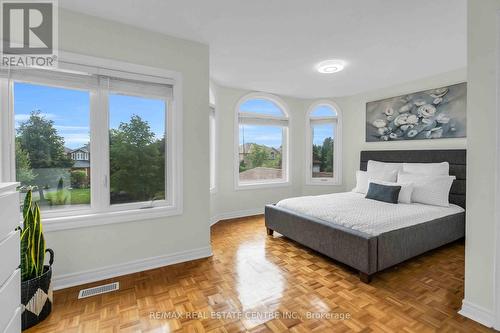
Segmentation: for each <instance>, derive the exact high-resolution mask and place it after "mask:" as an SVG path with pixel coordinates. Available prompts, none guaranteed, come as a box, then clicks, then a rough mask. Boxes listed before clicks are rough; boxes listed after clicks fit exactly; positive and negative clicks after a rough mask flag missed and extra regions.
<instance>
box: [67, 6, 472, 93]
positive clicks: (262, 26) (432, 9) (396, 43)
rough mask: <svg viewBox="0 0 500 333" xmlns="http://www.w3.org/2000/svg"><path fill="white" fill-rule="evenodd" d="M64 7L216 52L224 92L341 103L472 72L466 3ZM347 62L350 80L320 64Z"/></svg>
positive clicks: (213, 60)
mask: <svg viewBox="0 0 500 333" xmlns="http://www.w3.org/2000/svg"><path fill="white" fill-rule="evenodd" d="M59 4H60V6H62V7H65V8H68V9H71V10H74V11H78V12H83V13H87V14H90V15H94V16H98V17H103V18H107V19H111V20H115V21H119V22H123V23H126V24H130V25H134V26H138V27H141V28H145V29H148V30H152V31H157V32H161V33H165V34H168V35H172V36H176V37H181V38H185V39H189V40H195V41H199V42H203V43H206V44H209V45H210V72H211V74H210V75H211V78H212V80H214V81H215V82H216V83H218V84H220V85H223V86H229V87H237V88H244V89H250V90H257V91H265V92H271V93H277V94H283V95H288V96H296V97H307V98H317V97H335V96H345V95H351V94H355V93H359V92H363V91H367V90H371V89H376V88H381V87H386V86H390V85H394V84H398V83H401V82H406V81H411V80H414V79H418V78H423V77H426V76H431V75H434V74H438V73H442V72H446V71H450V70H454V69H459V68H463V67H465V66H466V56H467V55H466V32H467V30H466V0H175V1H174V0H106V1H102V0H100V1H98V0H62V1H60V2H59ZM329 58H340V59H344V60H345V61H347V63H348V65H347V67H346V69H345V70H344V71H343V72H340V73H337V74H333V75H324V74H319V73H317V72H315V70H314V65H315V64H316V63H317V62H319V61H321V60H324V59H329Z"/></svg>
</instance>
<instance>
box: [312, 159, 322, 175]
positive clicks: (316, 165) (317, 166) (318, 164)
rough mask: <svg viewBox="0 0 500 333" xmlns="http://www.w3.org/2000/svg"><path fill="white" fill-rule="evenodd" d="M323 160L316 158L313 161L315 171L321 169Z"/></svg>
mask: <svg viewBox="0 0 500 333" xmlns="http://www.w3.org/2000/svg"><path fill="white" fill-rule="evenodd" d="M320 169H321V161H320V160H314V161H313V173H318V172H320V171H321V170H320Z"/></svg>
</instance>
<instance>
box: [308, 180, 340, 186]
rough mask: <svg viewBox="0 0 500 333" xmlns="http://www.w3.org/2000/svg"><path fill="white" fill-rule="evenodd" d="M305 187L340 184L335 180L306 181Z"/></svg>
mask: <svg viewBox="0 0 500 333" xmlns="http://www.w3.org/2000/svg"><path fill="white" fill-rule="evenodd" d="M306 185H311V186H316V185H319V186H341V185H342V182H341V181H337V180H330V179H328V180H319V179H318V180H308V181H306Z"/></svg>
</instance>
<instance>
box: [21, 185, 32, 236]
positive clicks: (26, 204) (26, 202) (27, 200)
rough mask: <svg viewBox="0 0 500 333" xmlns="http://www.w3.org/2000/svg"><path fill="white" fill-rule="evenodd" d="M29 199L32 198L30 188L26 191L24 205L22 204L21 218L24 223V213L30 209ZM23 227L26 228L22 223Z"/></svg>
mask: <svg viewBox="0 0 500 333" xmlns="http://www.w3.org/2000/svg"><path fill="white" fill-rule="evenodd" d="M31 199H32V193H31V189H29V190H28V192H27V193H26V197H25V198H24V205H23V219H24V222H25V223H26V215H27V214H28V212H29V211H30V210H31ZM24 227H25V228H26V225H24Z"/></svg>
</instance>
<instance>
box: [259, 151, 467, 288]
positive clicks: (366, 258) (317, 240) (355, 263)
mask: <svg viewBox="0 0 500 333" xmlns="http://www.w3.org/2000/svg"><path fill="white" fill-rule="evenodd" d="M368 160H376V161H382V162H409V163H436V162H444V161H447V162H449V163H450V175H454V176H456V180H455V181H454V183H453V185H452V188H451V191H450V202H451V203H454V204H456V205H459V206H461V207H463V208H465V177H466V151H465V150H385V151H362V152H361V161H360V167H361V170H366V165H367V162H368ZM265 220H266V228H267V233H268V235H272V234H273V231H277V232H279V233H280V234H282V235H283V236H285V237H287V238H290V239H292V240H294V241H296V242H298V243H300V244H303V245H305V246H307V247H309V248H311V249H313V250H316V251H318V252H320V253H322V254H324V255H326V256H328V257H330V258H332V259H335V260H337V261H340V262H342V263H344V264H347V265H349V266H351V267H353V268H355V269H357V270H358V271H359V275H360V279H361V280H362V281H363V282H366V283H369V282H370V281H371V277H372V275H373V274H374V273H376V272H379V271H381V270H383V269H385V268H388V267H391V266H394V265H396V264H398V263H401V262H403V261H405V260H407V259H410V258H412V257H415V256H417V255H419V254H422V253H424V252H427V251H429V250H432V249H435V248H437V247H440V246H442V245H445V244H447V243H450V242H453V241H455V240H457V239H460V238H463V237H464V236H465V213H459V214H455V215H451V216H446V217H443V218H439V219H435V220H432V221H429V222H426V223H421V224H417V225H414V226H410V227H405V228H401V229H397V230H392V231H389V232H385V233H383V234H380V235H378V236H371V235H368V234H366V233H363V232H360V231H356V230H353V229H349V228H345V227H342V226H339V225H333V224H331V223H328V222H325V221H323V220H320V219H317V218H314V217H311V216H307V215H303V214H298V213H295V212H293V211H291V210H288V209H283V208H280V207H276V206H275V205H267V206H266V209H265Z"/></svg>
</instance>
